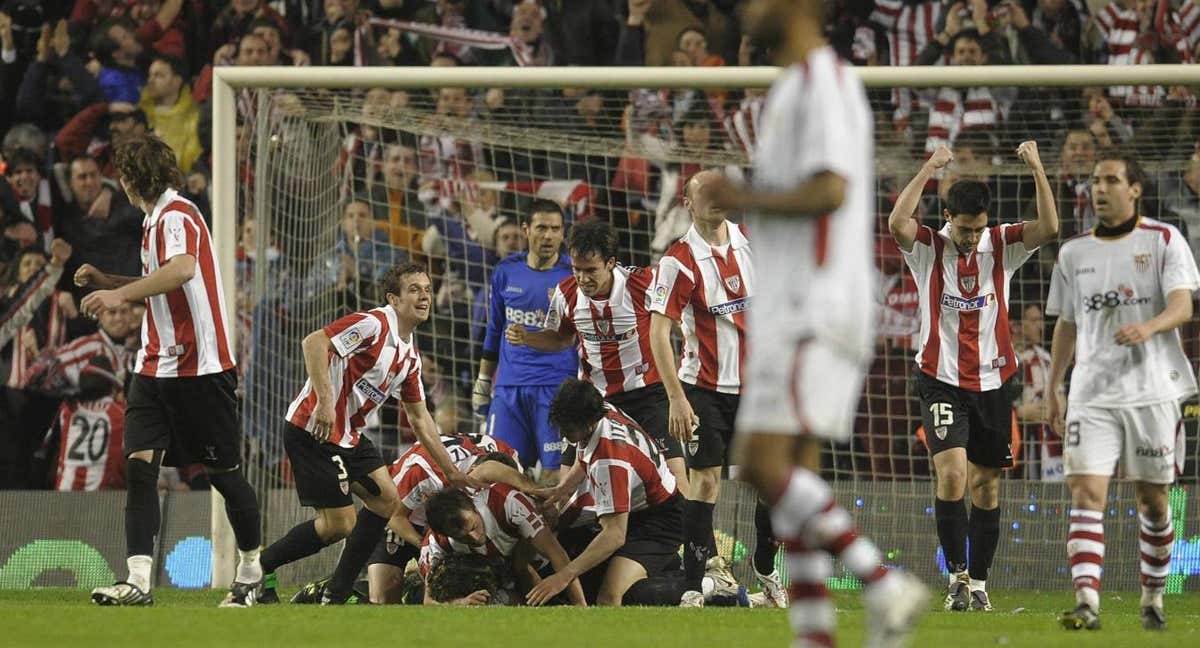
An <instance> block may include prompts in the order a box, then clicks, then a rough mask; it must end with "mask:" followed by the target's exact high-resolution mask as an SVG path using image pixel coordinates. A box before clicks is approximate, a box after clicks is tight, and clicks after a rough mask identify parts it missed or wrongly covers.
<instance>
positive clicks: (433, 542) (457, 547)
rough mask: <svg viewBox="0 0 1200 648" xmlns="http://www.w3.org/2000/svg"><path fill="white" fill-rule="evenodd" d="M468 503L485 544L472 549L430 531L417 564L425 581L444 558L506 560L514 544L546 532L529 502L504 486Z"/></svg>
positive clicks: (494, 487)
mask: <svg viewBox="0 0 1200 648" xmlns="http://www.w3.org/2000/svg"><path fill="white" fill-rule="evenodd" d="M471 502H472V503H473V504H474V505H475V511H476V512H477V513H479V517H480V518H482V519H483V529H484V532H485V534H486V535H487V541H486V542H484V544H483V546H480V547H473V546H471V545H468V544H463V543H461V542H459V541H457V540H454V539H453V538H449V537H447V536H444V535H442V534H440V533H434V532H433V531H432V530H430V531H428V532H426V534H425V542H424V544H423V545H422V546H421V557H420V559H419V560H418V566H419V567H420V568H421V575H422V576H424V577H425V578H428V577H429V572H430V570H432V569H433V567H434V565H436V564H437V563H438V562H440V561H441V560H442V558H443V557H444V556H446V555H447V554H450V553H464V554H465V553H476V554H479V555H481V556H487V557H488V558H494V559H502V558H508V557H509V556H511V555H512V552H513V549H514V548H516V546H517V543H518V542H520V541H521V540H532V539H533V537H534V536H536V535H537V534H538V533H540V532H541V531H542V530H543V529H546V528H547V527H546V522H545V520H543V519H542V515H541V514H540V513H538V508H537V505H535V504H534V503H533V500H531V499H529V497H528V496H527V495H525V494H524V493H522V492H521V491H519V490H517V489H515V488H513V487H512V486H509V485H508V484H493V485H492V486H489V487H487V488H482V489H480V490H478V491H475V492H474V493H473V494H472V495H471Z"/></svg>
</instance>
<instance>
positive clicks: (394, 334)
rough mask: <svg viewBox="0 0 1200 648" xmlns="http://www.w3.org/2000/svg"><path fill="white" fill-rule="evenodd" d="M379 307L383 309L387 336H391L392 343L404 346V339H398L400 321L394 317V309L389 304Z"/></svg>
mask: <svg viewBox="0 0 1200 648" xmlns="http://www.w3.org/2000/svg"><path fill="white" fill-rule="evenodd" d="M380 308H382V309H383V316H384V317H385V318H387V323H388V337H390V338H391V340H392V344H395V345H396V346H397V347H402V346H405V345H406V343H405V341H404V340H401V339H400V322H399V320H397V319H396V311H395V309H393V308H392V307H391V306H381V307H380Z"/></svg>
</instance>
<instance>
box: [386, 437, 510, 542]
mask: <svg viewBox="0 0 1200 648" xmlns="http://www.w3.org/2000/svg"><path fill="white" fill-rule="evenodd" d="M442 445H443V446H444V447H445V448H446V453H447V454H449V455H450V461H451V462H453V463H454V465H455V466H456V467H457V468H458V469H459V470H461V471H462V472H463V473H466V472H467V471H468V470H470V469H471V467H472V466H474V465H475V462H476V461H478V460H479V458H480V457H482V456H483V455H485V454H487V453H489V452H503V453H504V454H506V455H508V456H510V457H512V458H513V460H514V461H516V460H517V451H516V450H514V449H513V448H512V446H510V445H508V444H507V443H505V442H503V441H501V440H499V439H496V438H494V437H491V436H488V435H486V434H479V435H465V434H460V435H456V436H444V437H442ZM518 465H520V464H518ZM388 473H389V474H390V475H391V476H392V483H393V484H395V485H396V494H397V495H399V496H400V502H401V503H402V504H404V506H405V507H406V508H407V509H408V511H409V514H408V520H409V522H412V523H413V524H414V525H416V526H425V501H426V500H427V499H429V496H430V495H433V494H434V493H436V492H438V491H440V490H442V489H443V488H445V487H446V475H445V474H444V473H442V470H441V469H440V468H438V466H437V463H435V462H434V460H433V455H431V454H429V451H428V450H426V449H425V447H424V446H422V445H421V444H420V443H416V444H414V445H413V447H411V448H409V449H408V451H407V452H405V453H404V454H402V455H400V458H399V459H397V460H395V461H393V462H392V464H391V465H390V466H388Z"/></svg>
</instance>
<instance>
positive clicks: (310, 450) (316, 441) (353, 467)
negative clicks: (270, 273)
mask: <svg viewBox="0 0 1200 648" xmlns="http://www.w3.org/2000/svg"><path fill="white" fill-rule="evenodd" d="M381 289H382V292H383V293H384V294H385V299H386V301H387V303H386V304H385V305H383V306H380V307H378V308H374V309H371V310H369V311H364V312H357V313H351V314H350V315H346V316H345V317H342V318H340V319H338V320H336V321H334V322H333V323H331V324H329V325H328V326H326V327H325V328H322V329H318V330H316V331H313V332H312V333H310V334H309V335H308V336H307V337H305V338H304V341H303V343H302V346H303V349H304V365H305V368H306V370H307V372H308V380H307V381H306V382H305V383H304V387H303V388H302V389H301V390H300V394H299V395H298V396H296V399H295V400H293V401H292V404H291V406H290V407H288V411H287V425H286V429H285V431H284V448H285V449H286V450H287V454H288V458H289V459H290V460H291V462H292V471H293V473H294V475H295V481H296V493H297V495H299V497H300V503H301V504H303V505H304V506H311V507H313V508H314V509H316V516H315V517H314V519H312V520H309V521H308V522H304V523H301V524H298V525H296V526H295V527H293V528H292V530H291V531H289V532H288V533H287V534H286V535H284V537H282V538H280V539H279V540H277V541H275V543H273V544H272V545H271V546H269V547H267V548H266V549H265V550H264V551H263V554H262V565H263V569H264V570H265V572H266V573H267V574H268V581H267V583H266V585H267V588H268V589H272V590H273V589H274V585H275V582H274V580H275V579H274V578H273V574H274V572H275V570H277V569H279V568H280V567H282V566H283V565H286V564H288V563H291V562H295V561H297V560H300V559H301V558H305V557H307V556H311V555H313V554H315V553H317V552H318V551H320V550H321V549H322V548H324V547H325V546H327V545H330V544H332V543H334V542H337V541H339V540H341V539H343V538H347V537H348V538H349V539H348V540H347V542H346V546H345V548H344V549H343V550H342V555H341V557H340V558H339V559H338V565H337V567H336V568H335V569H334V572H333V576H332V577H331V578H330V581H329V583H328V585H327V587H326V588H325V591H324V594H323V597H322V601H321V602H322V603H323V604H325V603H329V604H340V603H344V602H345V601H346V599H347V598H348V597H349V596H350V594H351V588H352V586H353V584H354V579H355V578H357V576H358V574H359V572H360V571H362V568H363V565H364V564H366V561H367V559H368V558H369V556H370V554H371V551H372V550H373V549H374V548H375V546H376V545H377V544H378V543H379V540H380V539H381V538H382V537H383V533H384V528H385V526H386V525H387V522H388V519H389V518H391V516H392V513H393V512H394V511H395V509H396V505H397V498H396V489H395V487H394V485H393V484H392V481H391V479H390V477H389V475H388V471H387V469H386V467H385V464H384V461H383V457H382V456H381V455H380V454H379V450H378V448H377V447H376V446H375V444H374V443H372V442H371V440H370V439H369V438H368V437H365V436H363V434H362V432H361V428H362V427H363V426H364V425H365V422H366V418H367V416H368V415H369V414H370V413H371V411H372V410H375V409H376V408H378V407H380V406H382V405H383V404H384V402H386V401H387V400H388V398H389V397H391V396H396V397H398V398H399V400H400V402H401V405H402V406H403V408H404V412H405V414H407V415H408V420H409V422H410V424H411V425H412V428H413V432H414V433H415V434H416V435H417V439H419V440H420V441H421V443H422V444H423V445H424V446H425V448H427V449H428V451H429V454H430V457H431V458H432V460H433V461H434V462H435V463H436V464H437V466H438V467H439V468H440V469H441V470H442V471H443V474H445V475H446V478H447V482H448V483H450V484H453V485H464V484H467V483H471V484H476V483H478V482H475V481H474V480H469V478H468V477H467V476H466V475H464V474H463V472H462V471H461V470H459V469H458V467H457V466H456V465H455V464H454V462H453V461H451V459H450V455H449V454H448V453H447V452H446V449H445V448H444V447H443V446H442V444H441V443H440V441H439V438H438V432H437V426H436V424H435V423H434V422H433V417H432V416H431V415H430V413H429V409H428V408H427V407H426V405H425V388H424V386H423V385H422V383H421V355H420V353H419V352H418V351H417V348H416V338H415V333H416V328H417V326H419V325H420V324H421V323H422V322H424V321H425V320H427V319H429V313H430V310H431V309H432V308H433V286H432V284H431V282H430V280H429V275H428V274H427V273H426V271H425V268H424V266H421V265H417V264H409V265H405V266H398V267H395V268H392V269H391V270H390V271H388V273H387V275H386V276H385V277H384V279H383V282H382V286H381ZM351 493H353V494H354V495H357V496H358V498H359V499H360V500H362V502H363V504H364V507H363V509H362V510H361V511H359V513H358V516H357V520H356V519H355V510H354V502H353V500H352V499H351ZM352 531H353V533H351V532H352Z"/></svg>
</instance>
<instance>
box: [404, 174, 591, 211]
mask: <svg viewBox="0 0 1200 648" xmlns="http://www.w3.org/2000/svg"><path fill="white" fill-rule="evenodd" d="M480 191H511V192H513V193H517V194H523V195H526V196H533V197H535V198H544V199H547V200H553V201H554V202H556V203H558V204H559V205H562V207H563V208H564V209H569V210H571V211H573V212H574V214H575V219H576V220H586V219H588V218H590V217H591V216H592V205H593V204H594V196H593V195H592V186H591V185H590V184H588V183H586V182H583V181H581V180H546V181H531V182H505V181H503V180H498V181H492V182H474V181H471V180H438V181H436V182H433V183H430V184H427V185H425V186H424V187H423V188H422V189H421V192H420V194H419V196H418V197H419V198H420V200H421V202H424V203H427V204H428V203H434V202H436V203H437V204H439V205H441V206H442V207H449V206H450V205H451V204H452V203H453V202H455V201H456V200H458V199H459V198H463V197H465V198H468V199H469V200H471V201H476V200H478V196H479V192H480Z"/></svg>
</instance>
